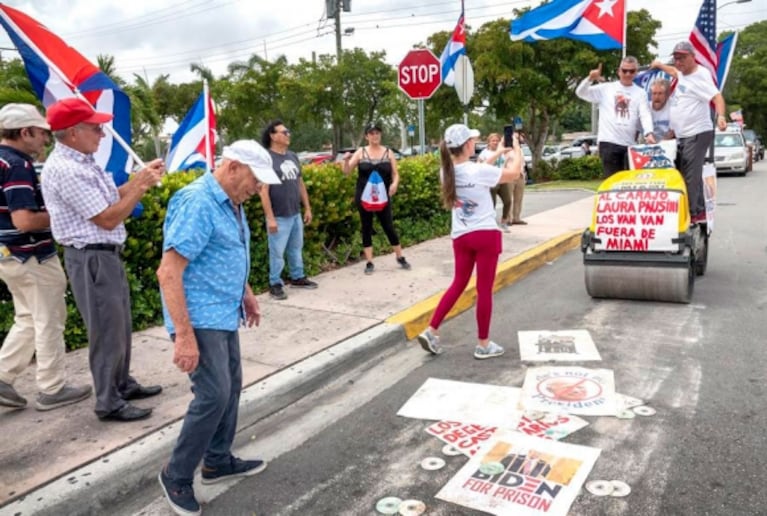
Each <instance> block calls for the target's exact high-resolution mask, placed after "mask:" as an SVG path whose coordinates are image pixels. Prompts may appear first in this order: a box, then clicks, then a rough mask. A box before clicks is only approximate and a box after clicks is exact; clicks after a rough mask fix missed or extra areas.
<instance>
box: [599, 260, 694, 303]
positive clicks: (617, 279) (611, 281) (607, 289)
mask: <svg viewBox="0 0 767 516" xmlns="http://www.w3.org/2000/svg"><path fill="white" fill-rule="evenodd" d="M694 286H695V273H694V271H693V264H692V262H691V263H690V265H689V266H688V267H658V266H640V265H630V264H621V265H607V264H586V292H588V293H589V295H590V296H591V297H597V298H600V297H602V298H616V299H640V300H648V301H669V302H672V303H689V302H690V300H691V299H692V291H693V288H694Z"/></svg>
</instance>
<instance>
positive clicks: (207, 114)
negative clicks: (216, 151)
mask: <svg viewBox="0 0 767 516" xmlns="http://www.w3.org/2000/svg"><path fill="white" fill-rule="evenodd" d="M202 97H203V99H202V103H203V110H204V111H203V112H204V113H205V154H206V156H205V173H206V174H207V173H208V172H210V168H211V166H210V162H211V160H212V159H214V156H210V155H209V154H210V109H209V102H208V99H209V98H210V92H209V91H208V79H203V80H202Z"/></svg>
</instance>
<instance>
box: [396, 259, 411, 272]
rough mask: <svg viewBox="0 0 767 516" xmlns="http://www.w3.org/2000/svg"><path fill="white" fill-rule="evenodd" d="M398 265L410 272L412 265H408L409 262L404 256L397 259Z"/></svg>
mask: <svg viewBox="0 0 767 516" xmlns="http://www.w3.org/2000/svg"><path fill="white" fill-rule="evenodd" d="M397 263H398V264H399V266H400V267H402V268H403V269H405V270H406V271H409V270H410V264H409V263H408V261H407V260H405V257H404V256H400V257H399V258H397Z"/></svg>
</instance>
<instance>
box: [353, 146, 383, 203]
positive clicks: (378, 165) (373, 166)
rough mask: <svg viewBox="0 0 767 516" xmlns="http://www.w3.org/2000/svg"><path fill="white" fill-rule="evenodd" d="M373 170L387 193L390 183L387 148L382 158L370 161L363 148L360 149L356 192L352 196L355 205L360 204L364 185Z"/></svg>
mask: <svg viewBox="0 0 767 516" xmlns="http://www.w3.org/2000/svg"><path fill="white" fill-rule="evenodd" d="M374 170H375V171H377V172H378V175H380V176H381V179H383V182H384V185H386V190H387V191H388V190H389V186H391V181H392V177H391V170H392V168H391V159H389V148H388V147H387V148H386V150H385V151H384V153H383V156H381V159H371V158H370V156H368V153H367V151H366V150H365V148H364V147H363V148H362V159H361V160H360V162H359V164H358V165H357V190H356V193H355V196H354V200H355V201H356V202H357V203H359V202H360V197H362V191H363V190H364V189H365V185H366V184H367V182H368V179H370V174H372V173H373V171H374Z"/></svg>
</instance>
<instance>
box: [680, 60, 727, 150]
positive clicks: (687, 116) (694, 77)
mask: <svg viewBox="0 0 767 516" xmlns="http://www.w3.org/2000/svg"><path fill="white" fill-rule="evenodd" d="M676 80H677V82H676V88H674V93H672V94H671V98H670V99H669V103H670V104H671V128H672V129H673V130H674V132H675V133H676V137H677V138H689V137H691V136H695V135H696V134H700V133H705V132H707V131H713V130H714V122H712V120H711V112H710V110H709V102H711V99H713V98H714V96H716V94H717V93H719V90H718V89H717V88H716V86H715V85H714V79H713V78H712V77H711V73H710V72H709V71H708V70H706V69H705V68H703V67H702V66H698V68H697V69H696V70H695V71H694V72H692V73H691V74H689V75H684V74H682V72H679V73H678V74H677V78H676Z"/></svg>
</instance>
